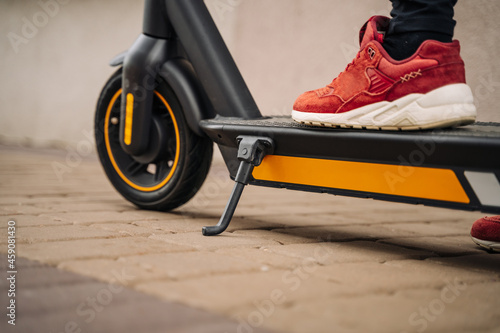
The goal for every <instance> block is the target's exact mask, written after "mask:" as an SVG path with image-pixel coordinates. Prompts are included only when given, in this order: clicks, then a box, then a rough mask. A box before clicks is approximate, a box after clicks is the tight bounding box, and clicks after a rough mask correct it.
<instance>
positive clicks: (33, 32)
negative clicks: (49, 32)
mask: <svg viewBox="0 0 500 333" xmlns="http://www.w3.org/2000/svg"><path fill="white" fill-rule="evenodd" d="M70 1H71V0H46V1H38V2H37V4H38V6H39V7H40V9H41V10H39V11H37V12H36V13H34V14H33V16H32V17H31V20H30V19H28V17H26V16H23V17H22V18H21V21H22V23H23V24H22V26H21V34H18V33H15V32H13V31H10V32H9V33H8V34H7V38H8V39H9V42H10V45H11V46H12V49H13V50H14V52H15V53H16V54H17V53H18V52H19V48H20V46H21V44H28V43H29V41H30V40H32V39H33V38H35V37H36V36H37V35H38V33H39V32H40V29H42V28H43V27H45V26H46V25H47V24H48V23H49V21H50V19H51V18H54V17H55V16H56V15H57V14H59V10H60V8H61V5H66V4H68V3H69V2H70Z"/></svg>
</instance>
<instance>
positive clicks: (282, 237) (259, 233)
mask: <svg viewBox="0 0 500 333" xmlns="http://www.w3.org/2000/svg"><path fill="white" fill-rule="evenodd" d="M282 231H283V230H282V229H273V230H241V231H235V232H234V234H235V235H246V236H251V237H258V238H261V239H270V240H273V241H275V242H277V243H279V244H281V245H287V244H301V243H318V242H319V240H318V239H314V238H309V237H305V236H303V235H301V234H300V233H296V234H291V233H286V232H282Z"/></svg>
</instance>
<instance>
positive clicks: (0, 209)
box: [0, 203, 52, 216]
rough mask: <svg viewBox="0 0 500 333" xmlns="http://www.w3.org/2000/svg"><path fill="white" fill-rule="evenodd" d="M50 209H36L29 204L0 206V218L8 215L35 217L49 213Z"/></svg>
mask: <svg viewBox="0 0 500 333" xmlns="http://www.w3.org/2000/svg"><path fill="white" fill-rule="evenodd" d="M50 212H52V209H50V208H42V207H36V206H33V205H29V204H23V203H20V204H17V205H1V206H0V216H10V215H37V214H42V213H50Z"/></svg>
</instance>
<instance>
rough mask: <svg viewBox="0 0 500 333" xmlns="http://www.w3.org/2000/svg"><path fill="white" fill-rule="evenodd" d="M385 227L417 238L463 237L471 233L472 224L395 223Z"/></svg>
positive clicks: (461, 222)
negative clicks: (408, 233)
mask: <svg viewBox="0 0 500 333" xmlns="http://www.w3.org/2000/svg"><path fill="white" fill-rule="evenodd" d="M384 227H386V228H389V229H391V230H393V231H404V232H410V233H411V234H413V235H416V236H463V235H468V234H469V233H470V229H471V227H472V222H471V221H469V220H467V221H466V222H463V221H457V222H440V223H439V222H427V223H394V224H390V225H387V226H386V225H384Z"/></svg>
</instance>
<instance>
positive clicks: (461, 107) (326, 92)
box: [292, 16, 476, 130]
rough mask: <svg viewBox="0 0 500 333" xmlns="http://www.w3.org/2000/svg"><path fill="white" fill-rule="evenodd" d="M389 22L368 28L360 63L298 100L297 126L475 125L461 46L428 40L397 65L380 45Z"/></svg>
mask: <svg viewBox="0 0 500 333" xmlns="http://www.w3.org/2000/svg"><path fill="white" fill-rule="evenodd" d="M389 20H390V19H389V18H387V17H383V16H374V17H372V18H371V19H370V20H369V21H368V22H367V23H366V24H365V26H364V27H363V28H362V29H361V32H360V43H361V49H360V51H359V52H358V55H357V56H356V58H355V59H354V60H353V61H352V63H350V64H349V65H347V68H346V69H345V71H344V72H342V73H341V74H340V75H339V76H338V77H337V78H336V79H334V80H333V82H332V83H330V84H329V85H327V86H326V87H325V88H322V89H318V90H314V91H308V92H306V93H304V94H302V95H301V96H299V98H298V99H297V101H296V102H295V104H294V106H293V112H292V117H293V119H294V120H295V121H297V122H300V123H304V124H308V125H315V126H325V127H338V126H340V127H344V128H359V129H362V128H366V129H382V130H419V129H429V128H438V127H439V128H443V127H451V126H460V125H467V124H471V123H473V122H474V121H475V119H476V107H475V106H474V99H473V96H472V91H471V89H470V88H469V86H468V85H467V84H466V83H465V68H464V62H463V60H462V58H461V57H460V43H459V42H458V41H456V40H455V41H453V42H452V43H441V42H438V41H433V40H428V41H425V42H424V43H423V44H422V45H421V46H420V48H419V49H418V50H417V51H416V53H415V54H414V55H413V56H412V57H410V58H408V59H406V60H402V61H396V60H394V59H392V58H391V57H390V56H389V54H388V53H387V52H386V51H385V50H384V48H383V46H382V43H383V32H384V31H385V30H386V29H387V26H388V23H389Z"/></svg>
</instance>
